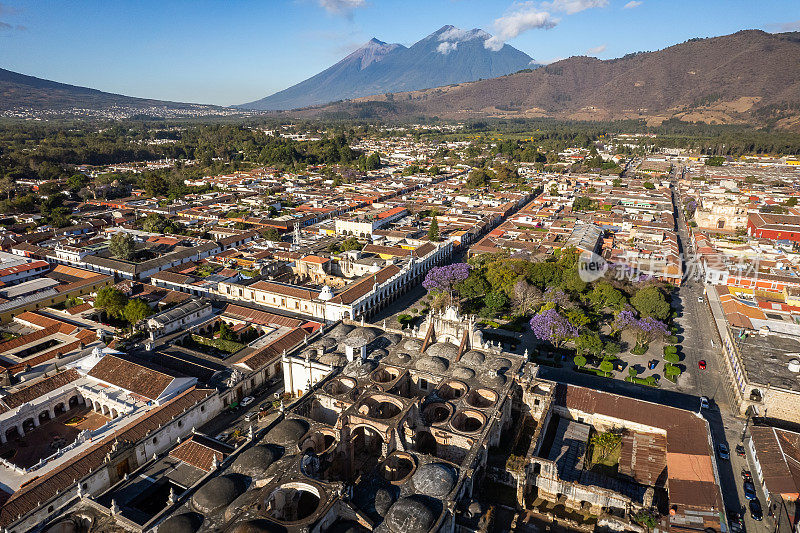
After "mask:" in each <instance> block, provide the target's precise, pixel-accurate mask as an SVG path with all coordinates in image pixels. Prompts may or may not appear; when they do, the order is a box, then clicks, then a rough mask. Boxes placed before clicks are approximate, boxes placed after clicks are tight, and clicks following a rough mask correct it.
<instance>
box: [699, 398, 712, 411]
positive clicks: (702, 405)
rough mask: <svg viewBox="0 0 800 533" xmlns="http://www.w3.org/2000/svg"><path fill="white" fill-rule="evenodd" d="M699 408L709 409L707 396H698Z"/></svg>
mask: <svg viewBox="0 0 800 533" xmlns="http://www.w3.org/2000/svg"><path fill="white" fill-rule="evenodd" d="M700 409H710V407H709V405H708V398H706V397H705V396H700Z"/></svg>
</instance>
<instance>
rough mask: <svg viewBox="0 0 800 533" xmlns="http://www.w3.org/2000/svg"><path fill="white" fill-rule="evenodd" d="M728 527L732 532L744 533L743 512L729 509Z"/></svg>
mask: <svg viewBox="0 0 800 533" xmlns="http://www.w3.org/2000/svg"><path fill="white" fill-rule="evenodd" d="M728 527H729V529H730V531H731V533H744V520H743V519H742V515H741V513H738V512H736V511H728Z"/></svg>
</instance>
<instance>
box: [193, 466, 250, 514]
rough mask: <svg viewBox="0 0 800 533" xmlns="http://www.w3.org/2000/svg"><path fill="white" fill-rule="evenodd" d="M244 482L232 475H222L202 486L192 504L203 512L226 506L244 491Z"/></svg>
mask: <svg viewBox="0 0 800 533" xmlns="http://www.w3.org/2000/svg"><path fill="white" fill-rule="evenodd" d="M244 489H245V487H244V483H242V482H241V481H240V480H238V479H236V478H234V477H233V476H231V475H227V474H226V475H222V476H217V477H215V478H213V479H212V480H211V481H209V482H208V483H206V484H205V485H203V486H202V487H200V488H199V489H198V490H197V492H195V493H194V495H193V496H192V505H193V506H194V508H195V509H197V510H198V511H199V512H201V513H203V514H210V513H212V512H214V511H216V510H217V509H220V508H222V507H226V506H227V505H228V504H229V503H231V502H232V501H233V500H235V499H236V497H237V496H239V495H240V494H241V493H242V492H244Z"/></svg>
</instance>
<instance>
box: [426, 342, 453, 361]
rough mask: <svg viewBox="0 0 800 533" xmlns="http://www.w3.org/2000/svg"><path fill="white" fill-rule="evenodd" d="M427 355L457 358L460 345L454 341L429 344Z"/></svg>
mask: <svg viewBox="0 0 800 533" xmlns="http://www.w3.org/2000/svg"><path fill="white" fill-rule="evenodd" d="M425 355H430V356H433V357H443V358H445V359H455V358H456V357H458V346H456V345H455V344H453V343H452V342H437V343H436V344H432V345H430V346H428V349H427V350H425Z"/></svg>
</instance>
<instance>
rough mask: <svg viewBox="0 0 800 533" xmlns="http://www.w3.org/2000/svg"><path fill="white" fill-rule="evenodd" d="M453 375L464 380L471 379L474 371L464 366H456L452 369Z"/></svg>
mask: <svg viewBox="0 0 800 533" xmlns="http://www.w3.org/2000/svg"><path fill="white" fill-rule="evenodd" d="M453 377H454V378H458V379H464V380H467V379H472V378H474V377H475V371H474V370H472V369H471V368H467V367H465V366H457V367H456V368H455V370H453Z"/></svg>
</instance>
